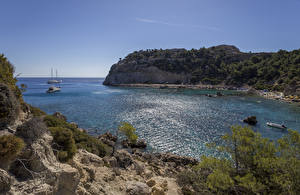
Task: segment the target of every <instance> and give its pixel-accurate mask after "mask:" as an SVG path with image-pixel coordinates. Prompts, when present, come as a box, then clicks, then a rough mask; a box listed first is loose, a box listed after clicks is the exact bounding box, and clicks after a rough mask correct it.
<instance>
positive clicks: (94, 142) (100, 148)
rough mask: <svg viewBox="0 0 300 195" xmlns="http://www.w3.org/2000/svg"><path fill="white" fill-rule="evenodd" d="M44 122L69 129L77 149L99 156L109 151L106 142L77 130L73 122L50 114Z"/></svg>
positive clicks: (49, 125)
mask: <svg viewBox="0 0 300 195" xmlns="http://www.w3.org/2000/svg"><path fill="white" fill-rule="evenodd" d="M44 122H45V123H46V125H47V126H48V127H49V128H51V127H60V128H65V129H68V130H70V131H71V132H72V134H73V139H74V143H75V145H76V147H77V148H78V149H79V148H81V149H85V150H87V151H88V152H91V153H94V154H96V155H98V156H101V157H103V156H105V155H106V154H108V153H109V147H108V146H107V145H106V144H103V143H102V142H101V141H100V140H98V139H96V138H94V137H92V136H90V135H88V134H87V133H86V132H83V131H81V130H79V129H78V128H77V127H76V126H75V125H73V124H70V123H68V122H66V121H64V120H62V119H59V118H56V117H54V116H50V115H47V116H46V117H44Z"/></svg>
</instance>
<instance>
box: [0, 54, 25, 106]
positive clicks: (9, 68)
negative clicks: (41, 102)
mask: <svg viewBox="0 0 300 195" xmlns="http://www.w3.org/2000/svg"><path fill="white" fill-rule="evenodd" d="M14 71H15V68H14V66H13V65H12V64H11V63H10V62H9V61H8V60H7V58H6V57H5V56H4V55H3V54H0V83H4V84H6V85H7V86H8V87H9V88H10V89H12V90H13V91H14V93H15V95H16V97H17V98H18V99H19V100H22V92H21V90H20V89H19V87H18V86H17V85H16V83H17V79H16V78H15V77H14V75H13V74H14Z"/></svg>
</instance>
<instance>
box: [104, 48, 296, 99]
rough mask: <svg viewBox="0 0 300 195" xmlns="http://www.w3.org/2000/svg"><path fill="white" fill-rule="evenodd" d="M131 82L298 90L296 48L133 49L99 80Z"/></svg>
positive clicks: (109, 82) (115, 83) (294, 91)
mask: <svg viewBox="0 0 300 195" xmlns="http://www.w3.org/2000/svg"><path fill="white" fill-rule="evenodd" d="M135 83H147V84H156V83H169V84H181V83H183V84H212V85H215V84H224V85H234V86H243V85H248V86H253V87H255V88H256V89H271V90H277V91H283V90H285V91H287V92H289V93H300V50H294V51H291V52H288V51H284V50H280V51H278V52H276V53H266V52H262V53H245V52H241V51H240V50H239V49H238V48H237V47H235V46H232V45H219V46H215V47H210V48H201V49H191V50H186V49H166V50H162V49H160V50H158V49H152V50H145V51H143V50H141V51H135V52H133V53H131V54H129V55H128V56H126V57H125V59H120V61H119V62H118V63H116V64H114V65H113V66H112V67H111V69H110V72H109V74H108V76H107V77H106V79H105V81H104V83H103V84H104V85H119V84H135ZM297 89H298V90H297Z"/></svg>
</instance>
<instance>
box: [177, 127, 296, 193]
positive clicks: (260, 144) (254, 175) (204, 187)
mask: <svg viewBox="0 0 300 195" xmlns="http://www.w3.org/2000/svg"><path fill="white" fill-rule="evenodd" d="M223 140H224V145H222V146H218V147H217V149H218V150H219V151H222V152H227V153H228V154H230V156H231V159H218V158H214V157H202V160H201V162H200V163H199V164H198V165H196V166H194V167H193V168H192V170H191V171H192V172H193V174H188V175H187V173H182V174H180V175H179V177H178V181H179V183H180V184H181V186H182V187H183V189H188V190H186V192H189V193H191V194H193V193H194V194H198V193H204V192H210V193H221V194H285V193H286V194H299V193H300V134H299V133H298V132H296V131H292V130H289V134H288V135H286V136H284V137H283V138H281V139H279V140H277V141H276V142H274V141H270V140H269V139H267V138H262V137H261V135H260V134H259V133H255V132H254V131H252V130H251V129H250V128H249V127H241V126H234V127H232V134H227V135H225V136H223ZM196 175H201V179H197V177H196ZM190 177H192V179H190ZM193 178H196V179H193ZM197 186H201V188H199V187H197Z"/></svg>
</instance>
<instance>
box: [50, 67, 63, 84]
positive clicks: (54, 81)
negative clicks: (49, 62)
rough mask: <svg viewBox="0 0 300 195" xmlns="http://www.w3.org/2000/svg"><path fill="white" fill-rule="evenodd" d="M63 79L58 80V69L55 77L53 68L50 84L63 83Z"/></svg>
mask: <svg viewBox="0 0 300 195" xmlns="http://www.w3.org/2000/svg"><path fill="white" fill-rule="evenodd" d="M61 82H62V80H57V70H56V78H55V79H54V78H53V68H51V79H50V80H48V82H47V83H48V84H53V83H61Z"/></svg>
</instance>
